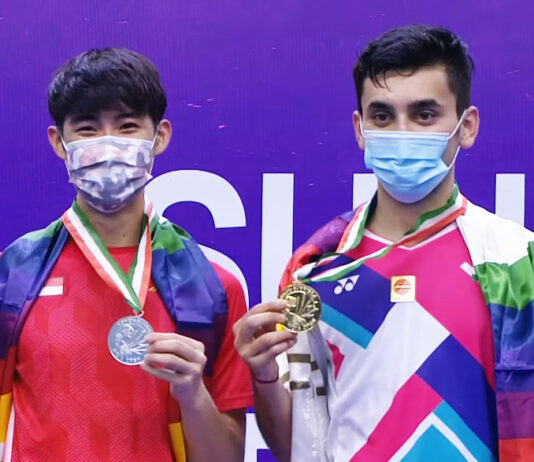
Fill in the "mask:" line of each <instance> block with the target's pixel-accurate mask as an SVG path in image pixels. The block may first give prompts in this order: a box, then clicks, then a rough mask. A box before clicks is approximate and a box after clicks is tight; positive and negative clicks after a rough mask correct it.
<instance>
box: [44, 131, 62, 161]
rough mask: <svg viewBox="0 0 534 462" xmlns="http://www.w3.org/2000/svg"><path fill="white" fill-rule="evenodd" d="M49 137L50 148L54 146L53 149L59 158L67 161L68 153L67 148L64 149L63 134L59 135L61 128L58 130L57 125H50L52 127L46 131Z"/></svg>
mask: <svg viewBox="0 0 534 462" xmlns="http://www.w3.org/2000/svg"><path fill="white" fill-rule="evenodd" d="M46 132H47V135H48V142H49V143H50V146H52V149H53V150H54V152H55V153H56V156H58V157H59V158H60V159H62V160H67V153H66V152H65V148H64V147H63V143H62V142H61V134H60V133H59V128H57V127H56V126H55V125H50V127H48V128H47V130H46Z"/></svg>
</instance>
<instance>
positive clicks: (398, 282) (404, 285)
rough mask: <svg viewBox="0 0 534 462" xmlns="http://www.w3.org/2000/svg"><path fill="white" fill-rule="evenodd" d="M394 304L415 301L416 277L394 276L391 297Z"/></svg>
mask: <svg viewBox="0 0 534 462" xmlns="http://www.w3.org/2000/svg"><path fill="white" fill-rule="evenodd" d="M390 301H391V302H392V303H398V302H414V301H415V276H413V275H410V276H392V277H391V295H390Z"/></svg>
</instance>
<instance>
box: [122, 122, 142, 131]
mask: <svg viewBox="0 0 534 462" xmlns="http://www.w3.org/2000/svg"><path fill="white" fill-rule="evenodd" d="M136 128H139V125H138V124H136V123H135V122H126V123H124V124H122V125H121V130H134V129H136Z"/></svg>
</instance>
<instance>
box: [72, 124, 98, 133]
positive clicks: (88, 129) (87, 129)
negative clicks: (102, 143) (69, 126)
mask: <svg viewBox="0 0 534 462" xmlns="http://www.w3.org/2000/svg"><path fill="white" fill-rule="evenodd" d="M93 131H95V128H94V127H91V126H90V125H82V126H81V127H78V128H77V129H76V133H80V132H93Z"/></svg>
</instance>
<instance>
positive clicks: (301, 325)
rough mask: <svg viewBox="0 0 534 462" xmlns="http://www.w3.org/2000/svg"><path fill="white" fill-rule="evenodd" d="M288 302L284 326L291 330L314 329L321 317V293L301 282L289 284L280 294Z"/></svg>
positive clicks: (305, 330)
mask: <svg viewBox="0 0 534 462" xmlns="http://www.w3.org/2000/svg"><path fill="white" fill-rule="evenodd" d="M280 298H281V299H282V300H284V301H285V302H286V309H285V316H286V320H285V322H284V327H285V329H287V330H288V331H290V332H295V333H299V332H307V331H309V330H312V329H313V328H314V327H315V325H316V324H317V322H318V321H319V318H320V317H321V311H322V305H321V298H320V297H319V294H318V293H317V292H316V291H315V290H314V289H312V288H311V287H310V286H307V285H306V284H302V283H299V282H296V283H293V284H291V285H289V286H287V287H286V288H285V289H284V291H283V292H282V293H281V294H280Z"/></svg>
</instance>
